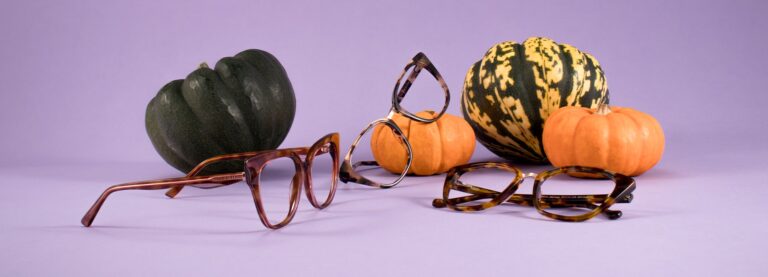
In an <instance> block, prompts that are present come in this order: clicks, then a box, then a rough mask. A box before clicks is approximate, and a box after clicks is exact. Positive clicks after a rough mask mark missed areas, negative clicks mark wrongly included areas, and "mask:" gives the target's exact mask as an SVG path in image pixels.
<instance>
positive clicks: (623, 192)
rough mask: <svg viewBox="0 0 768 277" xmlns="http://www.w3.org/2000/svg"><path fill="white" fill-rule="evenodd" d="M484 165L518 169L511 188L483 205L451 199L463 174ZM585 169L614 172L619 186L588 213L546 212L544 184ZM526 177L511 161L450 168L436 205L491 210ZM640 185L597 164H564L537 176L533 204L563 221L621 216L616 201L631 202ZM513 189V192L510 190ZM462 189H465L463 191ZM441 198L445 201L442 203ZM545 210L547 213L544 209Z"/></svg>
mask: <svg viewBox="0 0 768 277" xmlns="http://www.w3.org/2000/svg"><path fill="white" fill-rule="evenodd" d="M481 168H502V169H507V170H510V171H514V172H517V174H516V177H515V180H514V181H513V182H512V184H510V185H509V186H508V187H507V188H505V189H504V190H503V191H502V192H501V193H498V194H497V195H496V196H495V197H493V198H491V200H489V201H487V202H483V203H482V204H479V205H466V206H458V205H456V204H454V203H453V202H454V201H451V199H452V198H450V196H449V194H450V192H451V190H452V189H454V187H455V186H456V184H457V182H458V179H459V178H460V177H461V175H463V174H464V173H467V172H471V171H474V170H477V169H481ZM571 171H574V172H585V173H601V174H607V175H610V178H612V180H614V182H615V186H614V190H613V191H612V192H611V193H610V194H608V197H606V199H605V200H604V201H603V202H602V203H601V204H600V206H599V207H598V209H594V210H593V211H592V212H590V213H588V215H589V216H587V215H578V216H563V215H557V214H552V213H549V212H546V211H543V209H542V207H541V206H540V205H539V203H540V201H541V200H540V199H542V195H541V191H540V188H541V184H542V183H543V182H544V181H545V180H546V179H547V178H550V177H552V176H555V175H558V174H561V173H567V172H571ZM523 179H524V176H523V173H522V171H520V170H519V169H518V168H517V167H515V166H514V165H512V164H510V163H507V162H475V163H470V164H464V165H459V166H456V167H454V168H452V169H450V170H449V171H448V173H447V175H446V180H445V183H444V185H443V197H442V199H436V200H435V202H433V206H435V207H448V208H450V209H452V210H456V211H462V212H466V211H480V210H484V209H488V208H491V207H494V206H497V205H499V204H501V203H504V202H506V201H507V200H508V199H509V198H511V197H512V196H513V195H515V194H514V192H515V190H517V188H518V186H519V184H520V183H522V180H523ZM537 186H538V188H539V191H538V195H537V194H536V187H537ZM635 187H636V185H635V181H634V179H633V178H632V177H629V176H626V175H623V174H619V173H614V172H611V171H608V170H604V169H600V168H593V167H583V166H566V167H560V168H555V169H551V170H547V171H543V172H540V173H538V174H537V175H536V178H535V180H534V194H533V201H532V202H533V205H534V207H535V208H536V210H537V211H539V213H541V214H542V215H544V216H547V217H550V218H553V219H556V220H562V221H584V220H587V219H590V218H592V217H595V216H596V215H598V214H600V213H603V212H611V213H613V215H614V216H615V217H616V218H618V217H620V216H621V212H620V211H612V210H608V209H609V208H610V207H611V206H612V205H613V204H614V203H617V200H618V199H622V202H619V203H629V202H631V200H632V191H634V189H635ZM510 190H511V192H510ZM459 191H461V190H459ZM437 200H442V201H440V202H439V203H438V202H437ZM542 211H543V212H544V213H543V212H542Z"/></svg>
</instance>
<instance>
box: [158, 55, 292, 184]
mask: <svg viewBox="0 0 768 277" xmlns="http://www.w3.org/2000/svg"><path fill="white" fill-rule="evenodd" d="M295 112H296V97H295V96H294V93H293V87H292V86H291V83H290V81H289V80H288V75H287V74H286V72H285V69H284V68H283V66H282V65H281V64H280V62H279V61H278V60H277V59H276V58H275V57H274V56H272V55H271V54H269V53H267V52H265V51H262V50H254V49H251V50H246V51H243V52H240V53H239V54H237V55H235V56H234V57H226V58H223V59H221V60H219V61H218V62H217V63H216V66H215V68H214V69H210V68H208V67H207V66H201V67H200V68H198V69H197V70H195V71H193V72H192V73H190V74H189V75H188V76H187V78H186V79H184V80H175V81H172V82H170V83H168V84H167V85H165V86H164V87H163V88H161V89H160V91H159V92H158V93H157V95H156V96H155V97H154V98H153V99H152V100H151V101H150V102H149V104H148V105H147V112H146V121H145V123H146V129H147V134H148V135H149V138H150V140H151V141H152V145H153V146H154V147H155V150H157V152H158V153H159V154H160V156H161V157H163V159H164V160H165V161H166V162H168V164H170V165H172V166H173V167H175V168H176V169H178V170H181V171H182V172H187V171H189V170H190V169H192V168H193V167H194V166H195V165H197V164H198V163H199V162H201V161H203V160H205V159H207V158H210V157H212V156H216V155H221V154H228V153H237V152H247V151H260V150H267V149H275V148H277V147H278V146H279V145H280V143H282V142H283V139H285V136H286V135H287V134H288V130H290V128H291V124H293V117H294V115H295ZM237 170H242V162H229V163H222V164H219V165H214V166H211V167H210V168H207V170H206V173H222V172H231V171H237Z"/></svg>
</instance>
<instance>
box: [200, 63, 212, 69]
mask: <svg viewBox="0 0 768 277" xmlns="http://www.w3.org/2000/svg"><path fill="white" fill-rule="evenodd" d="M197 68H210V67H208V63H207V62H203V63H201V64H200V65H199V66H198V67H197Z"/></svg>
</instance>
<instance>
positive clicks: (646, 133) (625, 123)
mask: <svg viewBox="0 0 768 277" xmlns="http://www.w3.org/2000/svg"><path fill="white" fill-rule="evenodd" d="M543 144H544V151H545V152H546V153H547V157H549V161H550V162H552V165H554V166H557V167H562V166H571V165H578V166H589V167H597V168H602V169H607V170H610V171H613V172H617V173H621V174H624V175H628V176H637V175H640V174H643V173H644V172H646V171H647V170H649V169H651V168H652V167H653V166H654V165H656V163H657V162H659V160H661V155H662V153H663V152H664V131H663V130H662V129H661V125H659V122H658V121H656V119H655V118H653V117H652V116H650V115H648V114H646V113H643V112H639V111H637V110H634V109H631V108H621V107H609V106H608V105H606V104H603V105H600V106H599V107H598V108H597V109H587V108H582V107H564V108H561V109H558V110H557V111H555V112H554V113H552V114H551V115H550V116H549V118H548V119H547V121H546V123H545V124H544V134H543ZM577 177H594V176H585V175H581V176H577Z"/></svg>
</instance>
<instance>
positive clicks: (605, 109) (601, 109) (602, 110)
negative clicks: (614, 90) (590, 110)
mask: <svg viewBox="0 0 768 277" xmlns="http://www.w3.org/2000/svg"><path fill="white" fill-rule="evenodd" d="M609 113H611V107H610V106H608V104H604V103H601V104H600V106H597V111H595V114H599V115H606V114H609Z"/></svg>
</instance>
